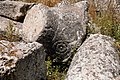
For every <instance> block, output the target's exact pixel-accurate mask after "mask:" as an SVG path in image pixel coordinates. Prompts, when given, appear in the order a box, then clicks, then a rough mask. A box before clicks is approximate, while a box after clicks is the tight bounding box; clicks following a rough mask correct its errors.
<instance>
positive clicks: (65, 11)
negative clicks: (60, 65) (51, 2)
mask: <svg viewBox="0 0 120 80" xmlns="http://www.w3.org/2000/svg"><path fill="white" fill-rule="evenodd" d="M87 9H88V4H87V2H86V1H81V2H78V3H75V4H73V5H70V4H69V3H67V2H62V3H61V4H59V5H58V6H56V7H53V8H51V9H50V11H51V14H52V15H51V16H49V18H50V19H51V21H52V22H49V25H50V26H53V27H55V28H54V29H55V30H54V31H55V35H54V38H53V39H52V44H51V46H50V47H51V48H52V49H51V50H54V51H55V52H52V51H51V52H52V53H56V55H52V54H50V55H52V57H55V59H54V61H55V62H59V61H63V62H64V61H66V60H67V59H68V58H69V57H70V56H71V53H72V52H73V50H75V49H76V48H78V47H79V46H80V45H81V43H82V41H83V40H84V39H85V37H86V26H87V21H88V16H87V12H88V11H87ZM53 17H54V18H53ZM50 47H49V48H48V49H50ZM49 51H50V50H49Z"/></svg>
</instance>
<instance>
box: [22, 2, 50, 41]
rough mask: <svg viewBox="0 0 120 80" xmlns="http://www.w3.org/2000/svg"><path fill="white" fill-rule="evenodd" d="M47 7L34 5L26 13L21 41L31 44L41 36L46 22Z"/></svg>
mask: <svg viewBox="0 0 120 80" xmlns="http://www.w3.org/2000/svg"><path fill="white" fill-rule="evenodd" d="M47 10H48V9H47V6H44V5H42V4H38V5H34V6H33V7H32V8H31V9H30V10H29V11H28V13H27V15H26V17H25V20H24V22H23V35H24V36H23V40H24V41H26V42H33V41H36V40H37V39H38V37H39V36H40V35H42V31H43V30H44V29H45V26H46V22H47V16H46V14H47Z"/></svg>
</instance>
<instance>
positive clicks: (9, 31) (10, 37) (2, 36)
mask: <svg viewBox="0 0 120 80" xmlns="http://www.w3.org/2000/svg"><path fill="white" fill-rule="evenodd" d="M0 40H7V41H10V42H15V41H19V40H20V37H19V35H18V34H17V33H16V34H15V28H14V26H13V23H12V22H9V25H8V26H7V28H6V30H5V31H4V32H2V33H0Z"/></svg>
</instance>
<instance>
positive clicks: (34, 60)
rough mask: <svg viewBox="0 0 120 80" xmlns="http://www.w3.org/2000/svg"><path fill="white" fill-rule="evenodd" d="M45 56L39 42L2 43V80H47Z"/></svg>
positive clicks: (0, 43) (0, 71) (0, 55)
mask: <svg viewBox="0 0 120 80" xmlns="http://www.w3.org/2000/svg"><path fill="white" fill-rule="evenodd" d="M45 56H46V54H45V52H44V49H43V47H42V45H41V44H39V43H37V42H33V43H27V44H26V43H23V42H8V41H4V40H2V41H0V80H45V79H46V66H45Z"/></svg>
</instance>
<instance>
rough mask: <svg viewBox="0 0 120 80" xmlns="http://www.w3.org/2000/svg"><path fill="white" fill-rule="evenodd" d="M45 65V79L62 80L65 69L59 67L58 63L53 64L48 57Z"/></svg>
mask: <svg viewBox="0 0 120 80" xmlns="http://www.w3.org/2000/svg"><path fill="white" fill-rule="evenodd" d="M46 65H47V80H64V79H65V75H66V71H65V70H63V71H62V70H61V69H60V65H53V63H52V60H51V59H50V58H49V57H48V60H47V61H46Z"/></svg>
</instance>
